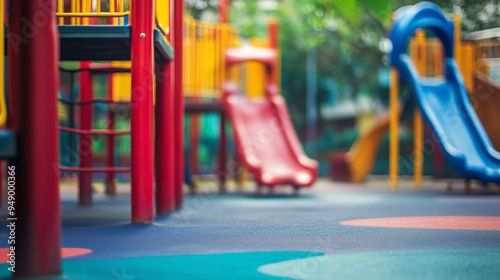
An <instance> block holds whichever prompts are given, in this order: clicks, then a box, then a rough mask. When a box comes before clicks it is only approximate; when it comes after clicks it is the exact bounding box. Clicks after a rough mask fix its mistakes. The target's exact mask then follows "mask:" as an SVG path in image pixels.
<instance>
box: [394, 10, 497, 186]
mask: <svg viewBox="0 0 500 280" xmlns="http://www.w3.org/2000/svg"><path fill="white" fill-rule="evenodd" d="M420 28H427V29H428V30H431V31H432V32H433V33H434V34H435V35H436V36H437V37H438V38H439V39H440V40H441V41H442V43H443V48H444V51H445V57H444V58H443V64H444V69H445V76H444V78H424V77H420V75H419V73H418V71H417V69H416V68H415V65H414V64H413V62H412V60H411V58H410V57H409V56H408V54H406V49H407V46H408V42H409V39H410V38H411V36H412V34H414V33H415V31H416V30H417V29H420ZM390 38H391V41H392V45H393V50H392V52H391V57H390V60H391V66H392V67H396V69H397V70H398V72H399V76H400V82H401V83H402V84H406V85H408V87H409V88H410V89H411V91H412V92H413V96H414V98H415V99H416V101H417V102H416V103H417V104H418V106H419V108H420V110H421V112H422V116H423V117H424V120H425V121H426V122H427V123H428V124H429V125H430V127H431V128H432V129H433V130H434V132H435V133H436V134H437V136H438V138H439V141H440V143H441V145H442V147H443V151H444V153H445V155H446V158H447V159H448V160H449V161H450V163H451V164H452V165H453V166H454V167H455V168H456V169H457V170H458V171H459V172H461V173H462V174H463V175H464V176H465V177H466V178H471V179H478V180H482V181H485V182H500V153H499V152H498V151H496V150H495V149H494V148H493V145H492V143H491V141H490V139H489V137H488V135H487V134H486V131H485V130H484V128H483V125H482V124H481V122H480V121H479V118H478V117H477V115H476V113H475V111H474V108H473V107H472V105H471V103H470V100H469V97H468V95H467V92H466V89H465V84H464V81H463V78H462V75H461V73H460V70H459V69H458V67H457V65H456V62H455V60H454V59H453V49H454V45H453V23H452V22H451V21H450V20H449V19H447V18H446V16H445V15H444V14H443V12H442V11H441V9H440V8H439V7H438V6H436V5H435V4H433V3H429V2H421V3H419V4H416V5H413V6H407V7H403V8H401V9H399V10H397V11H396V14H395V20H394V22H393V26H392V30H391V34H390ZM491 121H494V122H498V121H500V120H491Z"/></svg>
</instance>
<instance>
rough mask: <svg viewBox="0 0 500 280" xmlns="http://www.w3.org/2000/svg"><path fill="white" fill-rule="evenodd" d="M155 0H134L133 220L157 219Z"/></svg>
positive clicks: (136, 221) (149, 221)
mask: <svg viewBox="0 0 500 280" xmlns="http://www.w3.org/2000/svg"><path fill="white" fill-rule="evenodd" d="M154 7H155V5H154V0H142V1H132V8H131V11H132V15H131V18H132V35H131V36H132V54H131V58H132V59H131V60H132V69H131V71H132V108H131V160H132V162H131V168H132V171H131V176H132V187H131V188H132V222H134V223H151V222H153V219H154V186H153V183H154V182H153V176H154V154H153V145H154V143H153V86H154V85H153V75H154V69H153V68H154V57H153V28H154Z"/></svg>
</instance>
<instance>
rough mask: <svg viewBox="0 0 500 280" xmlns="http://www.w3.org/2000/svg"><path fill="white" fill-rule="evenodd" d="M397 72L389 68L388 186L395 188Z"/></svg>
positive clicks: (397, 144) (396, 181)
mask: <svg viewBox="0 0 500 280" xmlns="http://www.w3.org/2000/svg"><path fill="white" fill-rule="evenodd" d="M398 106H399V73H398V70H397V69H396V68H394V67H392V68H391V88H390V96H389V117H390V119H389V186H390V188H391V190H392V191H395V190H397V187H398V175H399V113H398Z"/></svg>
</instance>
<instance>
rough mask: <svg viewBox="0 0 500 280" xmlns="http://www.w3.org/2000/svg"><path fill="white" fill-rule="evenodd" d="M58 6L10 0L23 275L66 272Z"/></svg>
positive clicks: (18, 239)
mask: <svg viewBox="0 0 500 280" xmlns="http://www.w3.org/2000/svg"><path fill="white" fill-rule="evenodd" d="M55 11H56V10H55V1H49V0H47V1H40V0H17V1H10V2H9V41H8V44H7V45H8V60H9V61H8V79H9V83H8V85H9V97H10V98H9V102H10V109H11V111H10V115H9V126H10V128H11V129H13V130H14V131H16V133H17V136H18V140H17V141H18V142H17V144H18V150H17V158H16V159H13V160H12V161H11V163H10V164H9V166H11V168H12V167H15V178H16V179H15V181H16V194H15V201H16V207H15V216H14V217H15V218H17V220H15V221H9V223H15V225H16V245H15V246H16V252H15V254H16V269H15V275H16V276H18V277H30V276H48V275H60V274H61V250H60V248H61V206H60V205H61V202H60V198H59V169H58V167H59V136H58V130H57V125H58V120H57V90H58V86H59V72H58V68H57V63H58V56H59V46H58V34H57V27H56V18H55V16H54V15H55ZM41 21H42V22H43V23H44V24H40V22H41ZM28 23H29V24H31V25H28ZM33 28H34V29H33ZM2 39H3V38H2Z"/></svg>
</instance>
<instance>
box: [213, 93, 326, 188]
mask: <svg viewBox="0 0 500 280" xmlns="http://www.w3.org/2000/svg"><path fill="white" fill-rule="evenodd" d="M223 104H224V107H225V109H226V112H227V115H228V116H229V119H230V121H231V124H232V126H233V132H234V139H235V144H236V148H237V150H238V152H239V154H240V155H241V159H242V161H243V163H244V164H245V166H246V167H247V168H248V169H249V170H250V171H251V172H253V174H254V175H255V179H256V181H257V182H258V183H259V184H260V185H263V186H273V185H277V184H292V185H294V186H296V187H306V186H310V185H311V184H312V183H313V182H314V181H315V180H316V176H317V170H318V164H317V162H316V161H314V160H311V159H309V158H308V157H307V156H306V155H305V154H304V151H303V150H302V147H301V145H300V142H299V139H298V138H297V134H296V133H295V131H294V129H293V126H292V123H291V120H290V115H289V114H288V109H287V106H286V102H285V100H284V99H283V97H282V96H280V95H279V94H277V89H276V87H275V86H268V88H267V94H266V98H264V99H263V100H257V101H250V100H247V99H246V98H244V97H242V96H239V95H238V94H237V93H236V91H235V90H233V89H230V88H229V86H226V87H225V94H224V97H223Z"/></svg>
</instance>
